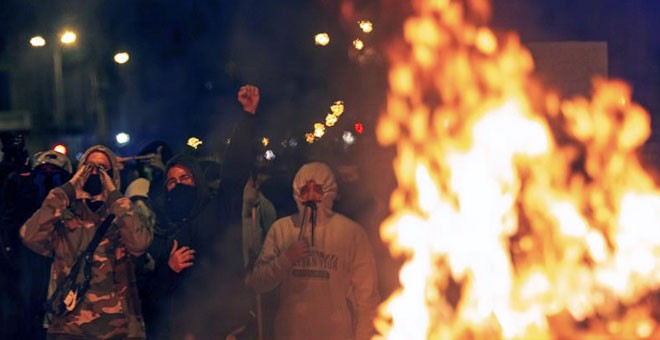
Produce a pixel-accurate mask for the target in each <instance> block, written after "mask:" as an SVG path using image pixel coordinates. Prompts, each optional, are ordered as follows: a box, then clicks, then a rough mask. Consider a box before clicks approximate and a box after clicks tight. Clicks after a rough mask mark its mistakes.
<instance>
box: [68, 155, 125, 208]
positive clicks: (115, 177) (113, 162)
mask: <svg viewBox="0 0 660 340" xmlns="http://www.w3.org/2000/svg"><path fill="white" fill-rule="evenodd" d="M95 151H99V152H102V153H104V154H105V155H106V156H107V157H108V159H109V160H110V169H108V170H107V173H108V175H109V176H110V178H112V181H113V182H114V184H115V187H116V188H117V189H119V188H120V187H121V186H120V182H119V171H115V170H116V169H119V161H117V156H115V154H114V152H112V151H111V150H110V149H108V148H107V147H105V146H103V145H95V146H92V147H91V148H89V149H87V150H86V151H85V153H84V154H83V155H82V157H80V162H79V163H78V170H80V168H81V167H83V166H85V165H86V164H87V158H88V157H89V155H90V154H91V153H92V152H95ZM91 177H92V175H91V174H90V178H88V179H87V182H89V181H90V180H92V179H91ZM93 181H94V180H93ZM99 181H100V177H99ZM85 185H87V183H85ZM90 185H92V186H95V185H98V183H97V184H90ZM102 186H103V185H102V184H101V187H102ZM88 188H89V189H90V190H93V189H96V188H94V187H91V188H90V187H88ZM83 190H84V189H83ZM85 192H87V193H89V194H90V196H91V197H76V198H89V199H91V200H94V201H105V199H106V197H101V196H102V195H101V194H100V193H97V194H96V195H93V194H92V193H90V192H89V191H87V190H85Z"/></svg>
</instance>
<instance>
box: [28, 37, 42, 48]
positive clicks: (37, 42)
mask: <svg viewBox="0 0 660 340" xmlns="http://www.w3.org/2000/svg"><path fill="white" fill-rule="evenodd" d="M30 45H32V47H43V46H46V39H44V37H42V36H40V35H37V36H34V37H32V38H30Z"/></svg>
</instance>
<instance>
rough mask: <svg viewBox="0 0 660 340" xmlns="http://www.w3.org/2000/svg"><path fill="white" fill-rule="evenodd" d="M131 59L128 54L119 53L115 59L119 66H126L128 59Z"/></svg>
mask: <svg viewBox="0 0 660 340" xmlns="http://www.w3.org/2000/svg"><path fill="white" fill-rule="evenodd" d="M130 58H131V57H130V56H129V55H128V52H118V53H117V54H115V58H114V59H115V63H117V64H126V62H127V61H128V59H130Z"/></svg>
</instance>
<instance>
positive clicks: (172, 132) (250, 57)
mask: <svg viewBox="0 0 660 340" xmlns="http://www.w3.org/2000/svg"><path fill="white" fill-rule="evenodd" d="M339 2H340V1H335V2H333V1H318V2H315V1H303V0H279V1H256V0H242V1H225V0H208V1H195V0H189V1H181V0H176V1H175V0H151V1H147V0H113V1H89V0H69V1H25V0H3V1H2V4H0V25H1V26H0V31H2V33H1V34H2V41H1V42H2V44H1V45H0V55H2V54H4V55H5V60H10V61H11V60H14V61H16V60H20V61H17V62H20V63H23V64H25V63H30V62H33V61H32V60H30V59H29V57H27V56H26V53H29V49H28V48H27V47H26V46H25V41H26V38H27V37H29V36H31V35H33V34H36V33H41V34H45V33H43V32H54V31H55V30H56V28H57V27H62V26H63V25H66V24H68V25H71V26H73V27H75V28H76V29H78V30H79V32H80V35H79V40H80V46H79V47H78V49H79V51H77V52H76V53H80V54H84V55H85V56H86V59H85V60H93V61H94V62H95V63H96V64H95V65H97V66H98V67H99V68H100V69H101V70H102V71H103V75H104V77H103V82H104V83H103V84H104V92H103V98H104V99H105V104H106V105H107V106H108V113H109V115H110V118H111V120H110V128H111V130H112V132H113V133H114V132H117V131H120V130H127V131H129V132H130V133H132V134H133V136H134V146H133V147H132V148H139V147H140V146H141V145H144V144H146V143H147V142H148V141H150V140H153V139H156V138H160V139H166V140H168V141H172V142H173V143H179V141H180V140H183V139H184V138H186V137H187V136H189V135H190V134H199V135H205V136H208V138H210V139H214V138H215V139H218V140H220V139H222V138H221V137H222V136H224V134H225V133H226V132H227V130H228V126H230V125H231V122H232V120H233V119H234V118H235V117H236V114H237V113H235V112H237V110H238V106H237V104H236V102H235V94H236V90H237V89H238V87H239V86H240V85H241V84H244V83H253V84H256V85H258V86H260V88H261V90H262V105H261V108H262V112H263V116H264V117H262V118H263V120H264V126H273V131H277V132H278V133H279V134H280V135H282V137H285V136H287V135H296V136H298V135H300V132H301V130H303V129H305V128H306V127H307V126H308V125H309V123H311V121H312V120H319V119H321V118H322V117H323V116H324V111H326V110H327V107H328V106H329V104H330V103H331V102H332V101H333V100H335V99H336V98H341V99H344V100H345V101H346V103H347V107H349V108H352V110H351V109H349V110H348V115H347V117H348V118H347V119H346V121H347V122H350V123H351V124H352V123H353V122H355V121H357V120H365V121H367V122H372V121H373V120H374V117H375V115H376V114H377V113H378V111H379V108H380V106H381V100H382V90H383V88H384V87H383V81H384V77H383V74H382V73H383V72H382V70H383V69H384V64H383V63H380V62H378V61H374V62H373V63H372V65H366V66H359V65H357V64H356V63H352V62H350V61H349V58H348V57H347V53H346V48H345V46H347V45H348V42H349V41H350V40H349V39H350V34H351V33H350V32H346V31H345V30H343V28H344V27H345V25H343V24H342V23H340V19H339V18H340V15H339V14H338V8H339V6H338V5H337V3H339ZM375 3H376V2H375V1H357V0H356V1H355V4H356V6H357V8H364V9H365V13H381V15H383V14H382V13H385V12H384V11H382V10H381V11H376V10H374V9H373V8H375V7H376V6H375V5H374V4H375ZM493 11H494V18H493V22H494V24H495V25H496V26H497V27H498V28H503V29H507V30H515V31H518V32H519V33H520V34H521V37H522V39H523V41H524V42H533V41H559V40H574V41H575V40H577V41H607V42H608V46H609V68H610V69H609V72H610V76H613V77H618V78H623V79H625V80H627V81H629V82H630V83H631V84H632V85H633V87H634V96H635V98H636V100H638V101H639V102H641V103H642V104H643V105H644V106H645V107H647V108H648V109H649V110H650V111H651V112H652V114H653V115H657V113H658V110H659V109H660V100H659V99H658V96H657V94H658V93H659V91H660V71H659V69H658V68H659V67H660V38H659V37H658V34H656V33H655V32H658V31H660V24H659V23H658V21H657V19H656V18H657V17H658V14H660V2H658V1H651V0H626V1H624V0H620V1H613V0H580V1H575V0H573V1H568V0H553V1H523V0H495V1H494V4H493ZM373 19H374V22H375V27H376V29H379V26H378V25H379V21H378V20H379V18H378V15H376V14H374V17H373ZM381 27H382V26H381ZM319 31H328V32H331V34H332V37H333V43H332V44H331V45H330V46H328V47H327V48H324V49H321V48H318V47H316V46H314V44H313V42H312V41H313V40H312V39H313V35H314V33H316V32H319ZM18 37H20V38H21V39H18ZM19 46H22V47H21V48H18V47H19ZM118 49H126V50H128V51H129V52H130V53H131V60H130V62H129V63H128V64H126V65H124V66H121V67H118V66H117V65H115V64H114V63H113V62H112V59H111V56H112V54H113V51H116V50H118ZM7 56H8V57H7ZM12 58H13V59H12ZM65 71H66V69H65ZM655 121H657V120H655V119H654V125H660V124H657V123H655ZM292 122H296V123H297V124H292ZM347 124H348V123H347ZM125 152H126V153H132V152H135V151H134V150H125Z"/></svg>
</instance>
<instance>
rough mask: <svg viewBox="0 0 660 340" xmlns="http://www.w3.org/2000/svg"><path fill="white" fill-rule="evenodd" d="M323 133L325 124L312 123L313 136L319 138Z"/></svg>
mask: <svg viewBox="0 0 660 340" xmlns="http://www.w3.org/2000/svg"><path fill="white" fill-rule="evenodd" d="M323 135H325V125H323V124H321V123H316V124H314V137H316V138H321V137H323Z"/></svg>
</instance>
